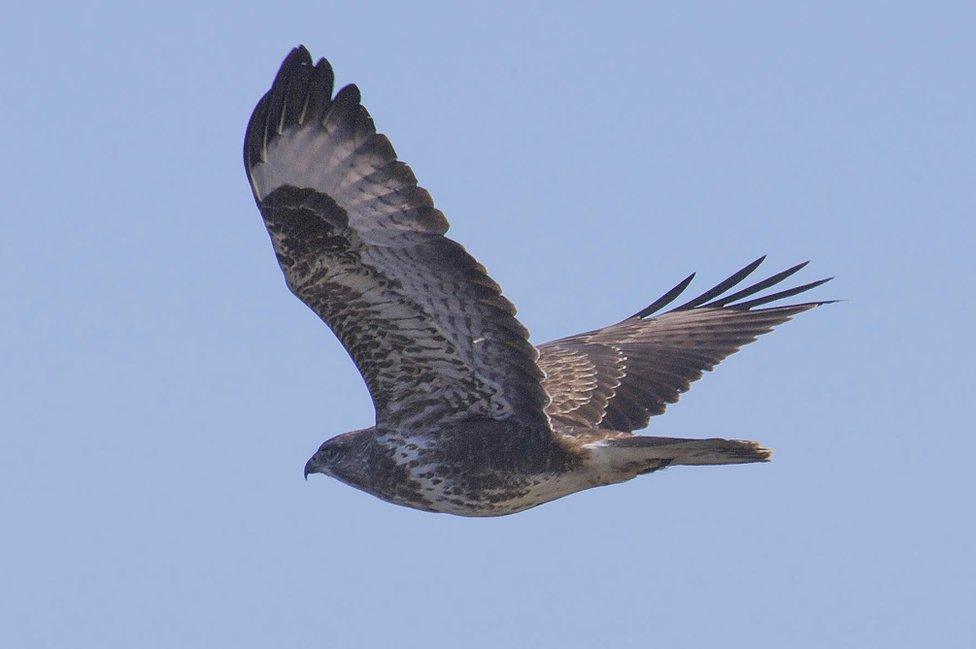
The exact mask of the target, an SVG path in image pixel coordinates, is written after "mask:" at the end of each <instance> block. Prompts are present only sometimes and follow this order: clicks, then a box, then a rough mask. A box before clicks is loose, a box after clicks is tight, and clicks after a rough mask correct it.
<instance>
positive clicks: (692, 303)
mask: <svg viewBox="0 0 976 649" xmlns="http://www.w3.org/2000/svg"><path fill="white" fill-rule="evenodd" d="M765 259H766V255H763V256H762V257H760V258H759V259H757V260H755V261H754V262H752V263H750V264H748V265H747V266H746V267H745V268H742V269H740V270H738V271H736V272H735V273H733V274H732V275H731V276H730V277H727V278H726V279H724V280H722V281H721V282H719V283H718V284H716V285H715V286H713V287H712V288H710V289H708V290H707V291H705V292H704V293H702V294H701V295H699V296H698V297H696V298H695V299H693V300H689V301H688V302H685V303H684V304H682V305H681V306H679V307H675V308H674V309H672V311H687V310H688V309H694V308H695V307H696V306H701V305H702V304H705V303H706V302H708V301H709V300H711V299H713V298H716V297H718V296H719V295H721V294H722V293H724V292H726V291H727V290H729V289H730V288H732V287H733V286H735V285H736V284H738V283H739V282H741V281H742V280H744V279H745V278H746V277H748V276H749V275H750V274H752V272H753V271H754V270H756V268H758V267H759V264H761V263H763V261H765Z"/></svg>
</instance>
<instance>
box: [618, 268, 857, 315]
mask: <svg viewBox="0 0 976 649" xmlns="http://www.w3.org/2000/svg"><path fill="white" fill-rule="evenodd" d="M765 259H766V255H763V256H762V257H760V258H759V259H756V260H755V261H753V262H751V263H749V264H748V265H746V266H745V267H744V268H742V269H740V270H738V271H736V272H735V273H734V274H732V275H731V276H730V277H728V278H726V279H725V280H723V281H721V282H719V283H718V284H716V285H715V286H713V287H712V288H710V289H708V290H707V291H705V292H704V293H702V294H701V295H699V296H698V297H696V298H695V299H693V300H690V301H688V302H686V303H684V304H682V305H681V306H679V307H675V308H674V309H671V311H670V312H674V311H688V310H691V309H695V308H700V307H708V308H715V309H721V308H729V309H736V310H740V311H741V310H744V311H748V310H749V309H752V308H754V307H757V306H761V305H763V304H768V303H770V302H775V301H776V300H781V299H783V298H787V297H790V296H793V295H797V294H798V293H803V292H805V291H809V290H811V289H813V288H816V287H818V286H820V285H821V284H825V283H827V282H829V281H830V280H832V279H833V277H828V278H826V279H821V280H817V281H815V282H810V283H808V284H803V285H802V286H797V287H795V288H791V289H787V290H785V291H779V292H777V293H773V294H771V295H766V296H763V297H759V298H755V299H752V300H748V301H745V302H738V300H741V299H742V298H746V297H749V296H750V295H755V294H756V293H758V292H760V291H762V290H764V289H767V288H769V287H771V286H775V285H776V284H779V283H780V282H782V281H783V280H785V279H786V278H788V277H791V276H793V275H795V274H796V273H798V272H800V271H801V270H802V269H804V268H806V266H807V264H809V263H810V261H809V260H807V261H804V262H802V263H799V264H796V265H795V266H792V267H790V268H787V269H786V270H784V271H781V272H779V273H776V274H775V275H770V276H769V277H767V278H766V279H764V280H761V281H759V282H756V283H755V284H752V285H751V286H748V287H746V288H744V289H742V290H740V291H737V292H735V293H732V294H731V295H727V296H725V297H720V296H721V295H722V293H724V292H725V291H727V290H729V289H730V288H732V287H733V286H735V285H736V284H739V283H740V282H741V281H742V280H743V279H745V278H746V277H747V276H748V275H749V274H750V273H752V272H753V271H754V270H756V268H757V267H758V266H759V265H760V264H761V263H762V262H763V261H764V260H765ZM694 277H695V273H692V274H691V275H689V276H688V277H686V278H684V279H683V280H681V282H679V283H678V285H677V286H675V287H674V288H672V289H671V290H670V291H668V292H667V293H665V294H664V295H662V296H661V297H660V298H658V299H657V300H655V301H654V302H653V303H651V304H649V305H648V306H646V307H644V308H643V309H641V310H640V311H638V312H637V313H635V314H634V315H632V316H630V317H629V318H627V320H634V319H639V318H646V317H648V316H651V315H653V314H654V313H656V312H658V311H660V310H661V309H662V308H664V307H665V306H667V305H668V304H670V303H671V302H673V301H674V300H675V299H676V298H677V297H678V296H679V295H680V294H681V293H682V292H683V291H684V290H685V289H686V288H688V285H689V284H691V280H692V279H694ZM837 301H838V300H821V301H817V302H805V303H803V304H790V305H785V306H780V307H773V308H788V309H792V308H795V307H806V308H813V307H814V306H820V305H822V304H832V303H834V302H837ZM670 312H669V313H670Z"/></svg>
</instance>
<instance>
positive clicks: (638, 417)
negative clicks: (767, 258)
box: [539, 258, 827, 433]
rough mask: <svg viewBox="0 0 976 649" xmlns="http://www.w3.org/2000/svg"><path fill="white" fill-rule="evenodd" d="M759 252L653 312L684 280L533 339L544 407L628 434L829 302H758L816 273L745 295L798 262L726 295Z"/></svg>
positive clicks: (576, 422) (579, 422) (559, 416)
mask: <svg viewBox="0 0 976 649" xmlns="http://www.w3.org/2000/svg"><path fill="white" fill-rule="evenodd" d="M762 261H763V258H760V259H757V260H756V261H754V262H752V263H751V264H749V265H748V266H746V267H745V268H743V269H742V270H740V271H738V272H737V273H735V274H734V275H732V276H731V277H729V278H728V279H726V280H725V281H723V282H721V283H719V284H718V285H717V286H714V287H713V288H711V289H709V290H708V291H706V292H705V293H703V294H702V295H700V296H698V297H696V298H695V299H693V300H690V301H689V302H686V303H685V304H683V305H681V306H679V307H677V308H675V309H672V310H671V311H668V312H666V313H663V314H661V315H654V314H655V313H656V312H657V311H659V310H660V309H662V308H664V307H665V306H667V305H668V304H669V303H671V302H672V301H673V300H675V299H676V298H677V297H678V295H679V294H680V293H681V292H682V291H684V289H685V288H687V287H688V284H689V283H690V282H691V280H692V278H693V277H694V275H692V276H690V277H688V278H686V279H685V280H684V281H682V282H681V283H679V284H678V285H677V286H675V287H674V288H673V289H671V290H670V291H668V292H667V293H666V294H665V295H664V296H662V297H661V298H660V299H658V300H656V301H655V302H654V303H653V304H651V305H650V306H648V307H647V308H645V309H642V310H641V311H639V312H638V313H635V314H634V315H632V316H631V317H629V318H627V319H626V320H623V321H622V322H618V323H617V324H614V325H610V326H609V327H604V328H603V329H597V330H596V331H590V332H587V333H582V334H577V335H575V336H569V337H568V338H562V339H560V340H554V341H552V342H549V343H546V344H544V345H540V346H539V352H540V356H539V366H540V367H542V369H543V371H544V372H545V373H546V378H545V382H544V386H545V388H546V390H547V391H548V392H549V394H550V395H551V397H552V401H551V403H550V404H549V407H548V408H547V412H548V413H549V416H550V417H551V418H552V420H553V421H554V422H557V423H561V424H565V425H569V426H583V427H586V428H600V429H603V430H614V431H620V432H623V433H630V432H632V431H634V430H638V429H641V428H644V427H645V426H647V424H648V422H649V421H650V418H651V416H653V415H659V414H661V413H663V412H664V409H665V408H666V407H667V405H668V404H670V403H675V402H676V401H677V400H678V398H679V397H680V396H681V394H682V393H683V392H685V391H687V390H688V389H689V388H690V387H691V383H692V382H693V381H696V380H697V379H699V378H701V376H702V372H704V371H707V370H711V369H712V368H713V367H715V366H716V365H718V364H719V363H720V362H721V361H722V360H723V359H724V358H725V357H727V356H729V355H730V354H733V353H734V352H736V351H738V349H739V348H740V347H742V346H743V345H746V344H748V343H751V342H752V341H754V340H755V339H756V337H757V336H760V335H762V334H764V333H767V332H768V331H770V330H772V328H773V327H775V326H776V325H778V324H781V323H783V322H786V321H787V320H789V319H790V318H792V317H793V316H795V315H797V314H799V313H802V312H803V311H807V310H809V309H812V308H814V307H816V306H820V305H821V304H826V303H827V302H823V301H821V302H804V303H801V304H787V305H783V306H773V307H767V308H756V307H759V306H761V305H764V304H768V303H770V302H775V301H777V300H780V299H782V298H787V297H790V296H792V295H796V294H798V293H802V292H804V291H808V290H810V289H812V288H814V287H816V286H819V285H821V284H823V283H824V282H826V281H827V280H819V281H816V282H811V283H809V284H804V285H803V286H798V287H796V288H792V289H787V290H785V291H780V292H777V293H774V294H772V295H766V296H764V297H760V298H753V299H749V300H746V299H745V298H748V297H750V296H752V295H755V294H756V293H759V292H760V291H762V290H764V289H767V288H769V287H771V286H773V285H775V284H778V283H779V282H781V281H783V280H784V279H786V278H787V277H789V276H790V275H793V274H794V273H796V272H797V271H799V270H800V269H801V268H803V267H804V266H805V265H806V264H805V263H804V264H799V265H797V266H794V267H793V268H790V269H788V270H785V271H783V272H781V273H776V274H775V275H773V276H771V277H768V278H767V279H765V280H763V281H761V282H757V283H756V284H753V285H752V286H749V287H748V288H745V289H742V290H740V291H737V292H735V293H732V294H730V295H725V296H724V297H723V295H724V294H725V293H727V292H728V291H729V289H731V288H732V287H733V286H735V285H737V284H738V283H739V282H741V281H742V280H743V279H745V277H746V276H747V275H749V274H750V273H752V271H754V270H755V269H756V267H758V266H759V264H760V263H761V262H762Z"/></svg>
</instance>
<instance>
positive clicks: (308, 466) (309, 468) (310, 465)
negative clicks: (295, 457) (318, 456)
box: [305, 455, 315, 480]
mask: <svg viewBox="0 0 976 649" xmlns="http://www.w3.org/2000/svg"><path fill="white" fill-rule="evenodd" d="M314 463H315V456H314V455H313V456H312V457H310V458H308V462H306V463H305V479H306V480H308V474H309V473H315V464H314Z"/></svg>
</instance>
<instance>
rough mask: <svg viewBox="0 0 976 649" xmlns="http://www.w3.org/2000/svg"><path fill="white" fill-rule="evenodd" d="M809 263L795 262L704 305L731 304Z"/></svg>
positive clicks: (780, 280) (721, 305) (718, 305)
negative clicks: (746, 286)
mask: <svg viewBox="0 0 976 649" xmlns="http://www.w3.org/2000/svg"><path fill="white" fill-rule="evenodd" d="M809 263H810V261H809V260H807V261H805V262H803V263H802V264H797V265H796V266H793V267H792V268H787V269H786V270H784V271H782V272H780V273H776V274H775V275H772V276H770V277H767V278H766V279H764V280H762V281H761V282H756V283H755V284H753V285H752V286H749V287H748V288H744V289H742V290H741V291H737V292H735V293H733V294H732V295H727V296H725V297H723V298H720V299H717V300H713V301H711V302H709V303H708V304H707V305H706V306H710V307H723V306H725V305H726V304H731V303H732V302H735V301H736V300H741V299H742V298H744V297H749V296H750V295H755V294H756V293H758V292H759V291H762V290H763V289H767V288H769V287H770V286H774V285H776V284H779V283H780V282H782V281H783V280H784V279H786V278H787V277H789V276H790V275H793V274H795V273H798V272H800V271H801V270H802V269H803V268H804V267H806V265H807V264H809Z"/></svg>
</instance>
